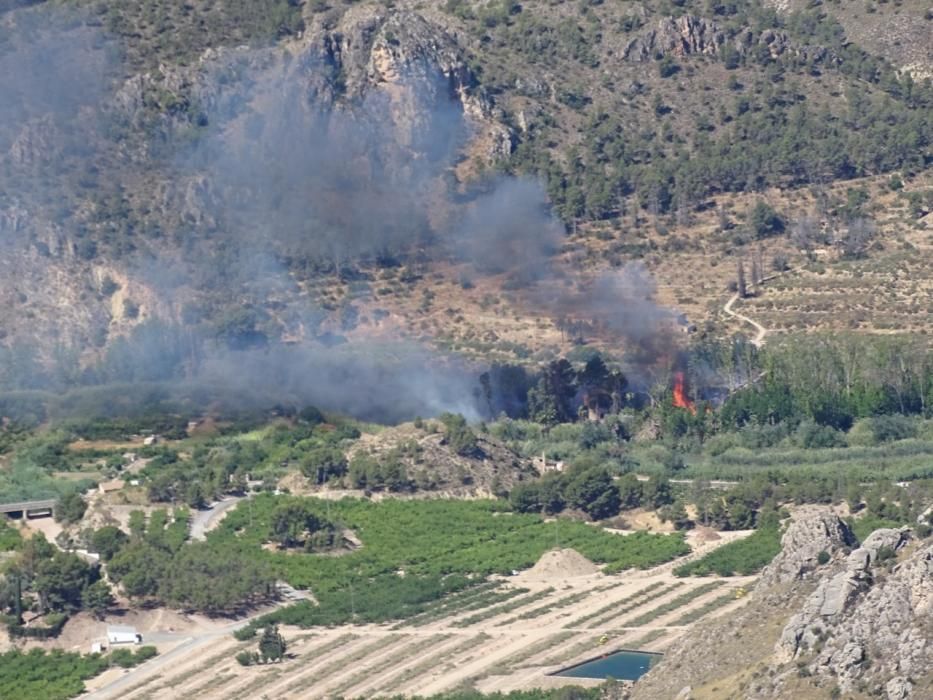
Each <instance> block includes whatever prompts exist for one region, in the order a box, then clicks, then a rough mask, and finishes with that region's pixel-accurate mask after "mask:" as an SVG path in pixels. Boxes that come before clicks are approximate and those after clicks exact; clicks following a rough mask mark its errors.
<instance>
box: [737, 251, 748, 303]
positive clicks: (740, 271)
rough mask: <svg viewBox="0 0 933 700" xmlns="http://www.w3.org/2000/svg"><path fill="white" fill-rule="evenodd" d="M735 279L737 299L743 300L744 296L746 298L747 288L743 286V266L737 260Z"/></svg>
mask: <svg viewBox="0 0 933 700" xmlns="http://www.w3.org/2000/svg"><path fill="white" fill-rule="evenodd" d="M736 278H737V279H736V284H737V289H738V292H739V298H740V299H744V298H745V297H746V296H748V288H747V286H746V284H745V266H744V265H742V261H741V260H739V266H738V270H737V271H736Z"/></svg>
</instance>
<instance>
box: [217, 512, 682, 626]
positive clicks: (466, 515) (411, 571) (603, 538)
mask: <svg viewBox="0 0 933 700" xmlns="http://www.w3.org/2000/svg"><path fill="white" fill-rule="evenodd" d="M295 504H302V505H304V506H305V507H306V508H307V509H308V510H309V511H310V512H311V513H313V515H314V516H316V518H317V519H318V520H319V521H320V522H329V523H334V524H336V525H337V526H338V527H339V528H343V529H349V530H351V531H352V532H353V533H354V534H355V535H356V537H358V538H359V539H360V540H361V541H362V547H360V548H358V549H356V550H355V551H350V552H346V553H344V554H342V555H340V556H333V555H332V554H333V553H329V554H327V555H317V554H303V553H292V552H289V551H287V550H286V551H281V550H277V549H272V548H269V547H268V546H266V547H263V545H267V543H269V542H271V541H273V540H274V533H273V521H274V519H275V518H276V517H277V515H281V513H282V512H283V508H287V507H288V506H290V505H295ZM209 540H210V542H211V543H212V544H213V545H216V546H233V545H234V544H236V545H239V546H243V545H247V544H248V545H251V546H252V547H254V549H253V550H252V551H253V552H254V553H255V556H256V557H259V558H261V559H263V560H264V561H265V562H267V563H268V564H269V565H270V566H271V567H272V568H273V569H274V571H275V572H276V574H277V575H278V576H280V577H281V578H283V579H284V580H286V581H288V583H290V584H291V585H293V586H295V587H298V588H310V589H311V591H312V593H313V595H314V597H315V599H316V600H317V605H312V604H299V605H296V606H293V607H291V608H286V609H284V610H282V611H280V612H279V613H278V615H277V617H278V619H279V620H280V621H282V622H289V623H292V624H298V625H301V626H311V625H334V624H341V623H344V622H349V621H359V622H382V621H385V620H390V619H401V618H406V617H410V616H412V615H416V614H418V613H421V612H423V611H424V610H425V608H426V606H427V605H428V604H429V603H431V602H432V601H435V600H437V599H439V598H442V597H443V596H445V595H447V594H449V593H453V592H455V591H459V590H463V589H466V588H469V587H471V586H474V585H477V584H479V583H481V582H482V581H483V580H484V579H485V578H486V577H487V576H489V575H490V574H510V573H511V572H512V571H514V570H520V569H526V568H528V567H530V566H532V565H533V564H534V563H535V562H536V561H537V560H538V559H539V558H540V557H541V555H542V554H543V553H544V552H545V551H547V550H549V549H552V548H554V547H555V546H560V547H569V548H573V549H575V550H576V551H578V552H579V553H580V554H582V555H583V556H585V557H587V558H588V559H590V560H591V561H593V562H597V563H599V564H604V565H605V569H604V570H605V572H606V573H612V572H618V571H622V570H624V569H633V568H640V569H646V568H649V567H652V566H655V565H658V564H661V563H664V562H668V561H671V560H672V559H674V558H676V557H679V556H682V555H684V554H687V553H688V552H689V551H690V548H689V547H688V545H687V544H686V542H685V541H684V537H683V535H681V534H674V535H654V534H648V533H633V534H631V535H627V536H621V535H618V534H611V533H608V532H606V531H604V530H601V529H599V528H597V527H593V526H591V525H587V524H584V523H581V522H573V521H567V520H552V521H550V522H548V521H545V520H544V519H542V518H541V517H540V516H538V515H533V514H518V513H511V512H508V510H507V506H506V505H505V504H504V503H502V502H499V501H449V500H412V501H397V500H386V501H382V502H378V503H373V502H370V501H362V500H353V499H345V500H341V501H336V502H331V501H323V500H316V499H299V498H296V497H287V496H286V497H276V496H272V495H268V494H264V495H260V496H257V497H256V498H254V499H251V501H250V502H249V503H245V504H241V505H240V506H239V507H238V508H237V509H236V510H235V511H233V512H232V513H231V514H230V515H229V516H227V518H226V519H225V520H224V521H223V523H222V525H221V527H220V528H219V529H218V530H217V531H215V532H213V533H212V534H211V535H210V538H209Z"/></svg>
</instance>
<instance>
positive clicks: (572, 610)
mask: <svg viewBox="0 0 933 700" xmlns="http://www.w3.org/2000/svg"><path fill="white" fill-rule="evenodd" d="M746 534H748V533H722V535H723V537H722V539H719V540H716V541H713V542H704V543H699V542H697V543H694V552H693V553H692V554H691V555H689V557H687V558H686V559H689V558H694V557H698V556H701V555H703V554H705V553H707V552H709V551H710V550H711V549H714V548H716V547H718V546H721V545H722V544H724V543H726V542H729V541H732V540H734V539H735V538H737V537H742V536H744V535H746ZM684 560H685V559H684V558H682V559H680V560H678V561H677V562H672V563H668V564H664V565H662V566H659V567H656V568H654V569H650V570H647V571H629V572H622V573H620V574H615V575H609V576H607V575H604V574H601V573H595V574H584V575H573V574H574V573H575V572H573V571H572V570H565V571H562V572H560V573H557V572H552V575H550V576H548V575H542V574H539V573H536V571H535V570H534V569H532V570H529V571H527V572H523V573H522V574H519V575H517V576H512V577H505V578H502V579H501V582H500V586H499V588H497V589H496V590H498V591H502V592H506V593H507V592H510V591H511V592H513V593H514V595H513V597H511V598H508V599H506V600H504V601H503V600H502V599H499V600H497V601H496V602H493V603H491V604H490V605H488V606H487V607H476V606H468V605H463V606H461V607H460V608H457V606H450V610H449V611H446V612H445V608H444V606H443V605H442V604H438V610H437V611H436V613H428V614H422V615H420V616H418V617H416V618H413V619H412V620H410V621H407V622H405V623H398V624H394V625H391V624H383V625H359V626H343V627H338V628H314V629H308V630H301V629H298V628H288V627H286V628H283V629H282V630H281V631H282V633H283V634H284V636H285V637H286V639H287V640H288V657H289V658H288V659H287V660H286V661H284V662H282V663H278V664H270V665H266V666H252V667H243V666H240V665H239V664H238V663H237V661H236V660H235V658H234V657H235V655H236V654H237V653H238V652H239V651H242V650H244V649H251V650H252V649H254V648H255V646H256V640H251V641H248V642H239V641H237V640H236V639H234V638H233V636H232V635H231V634H230V632H231V631H232V629H233V628H234V627H236V626H238V625H235V624H234V625H228V626H226V627H216V628H213V629H210V630H207V629H205V630H204V631H203V633H201V632H199V631H198V630H192V631H190V632H188V633H186V634H189V635H190V636H186V637H184V638H182V639H181V640H173V641H171V642H168V643H165V644H162V645H160V646H161V647H162V648H161V649H160V650H161V651H162V654H161V656H159V657H158V658H156V659H154V660H153V661H151V662H149V663H147V664H145V665H143V666H141V667H138V668H136V669H133V670H130V671H122V670H112V671H109V672H107V673H105V674H104V675H102V676H100V677H98V678H96V679H94V680H93V681H91V682H90V683H89V689H90V692H89V693H88V694H86V695H85V696H84V697H85V698H88V700H91V699H92V700H110V699H111V698H117V697H119V698H121V700H122V699H127V700H130V699H132V700H146V699H154V698H191V697H197V698H203V699H205V700H210V699H216V700H221V699H223V700H237V699H243V700H247V699H250V698H257V697H269V698H325V697H338V696H343V697H348V698H350V697H376V696H384V695H396V694H399V695H429V694H432V693H438V692H441V691H446V690H452V689H455V688H457V687H463V686H474V687H476V688H478V689H480V690H483V691H494V690H514V689H524V688H533V687H550V686H554V685H564V684H578V685H579V684H581V683H586V681H585V680H584V681H581V680H580V679H562V678H557V677H553V676H550V675H549V674H551V673H553V672H555V671H558V670H560V669H562V668H564V667H566V666H569V665H572V664H574V663H576V662H580V661H583V660H586V659H589V658H592V657H594V656H599V655H602V654H605V653H608V652H611V651H615V650H617V649H622V648H626V649H641V650H647V651H663V650H664V649H666V648H667V647H668V646H669V645H670V644H671V643H672V642H673V641H674V640H676V639H678V638H679V637H680V636H681V635H683V634H684V633H685V632H686V630H687V629H689V627H690V626H691V625H692V624H693V623H694V622H695V621H696V620H698V619H706V618H707V617H712V616H718V615H723V614H729V613H730V612H731V611H733V610H734V609H735V608H737V607H739V606H741V605H743V604H744V602H745V598H744V596H743V595H742V590H741V589H744V588H745V587H748V586H749V585H750V584H751V583H752V582H753V581H754V577H735V578H728V579H720V578H715V577H708V578H688V579H679V578H676V577H674V576H673V574H672V573H671V571H672V569H673V568H674V566H675V565H677V564H680V563H683V562H684ZM519 588H521V589H524V590H521V591H520V592H519V591H518V589H519ZM241 624H242V623H241ZM593 683H596V681H593Z"/></svg>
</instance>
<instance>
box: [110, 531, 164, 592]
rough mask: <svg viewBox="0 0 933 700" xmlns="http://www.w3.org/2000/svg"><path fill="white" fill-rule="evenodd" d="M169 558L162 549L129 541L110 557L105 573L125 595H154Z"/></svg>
mask: <svg viewBox="0 0 933 700" xmlns="http://www.w3.org/2000/svg"><path fill="white" fill-rule="evenodd" d="M170 560H171V555H170V554H169V553H168V552H166V551H165V550H163V549H160V548H158V547H154V546H152V545H151V544H147V543H143V542H139V543H131V544H129V545H127V546H126V547H124V548H123V549H122V550H121V551H120V552H119V553H118V554H116V555H115V556H114V557H113V559H111V561H110V564H109V565H108V567H107V573H108V574H109V576H110V577H111V578H112V579H113V580H114V581H116V582H118V583H120V584H121V585H122V586H123V590H124V591H126V593H127V595H130V596H133V597H136V598H140V597H147V596H154V595H156V594H157V593H158V591H159V582H160V580H161V579H162V576H163V575H164V572H165V570H166V569H167V568H168V565H169V562H170Z"/></svg>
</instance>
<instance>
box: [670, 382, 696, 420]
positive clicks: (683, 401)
mask: <svg viewBox="0 0 933 700" xmlns="http://www.w3.org/2000/svg"><path fill="white" fill-rule="evenodd" d="M674 405H675V406H677V408H686V409H687V410H688V411H690V413H692V414H694V415H696V412H697V407H696V406H694V405H693V401H691V400H690V399H688V398H687V392H686V391H684V373H683V372H677V373H676V374H675V375H674Z"/></svg>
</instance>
